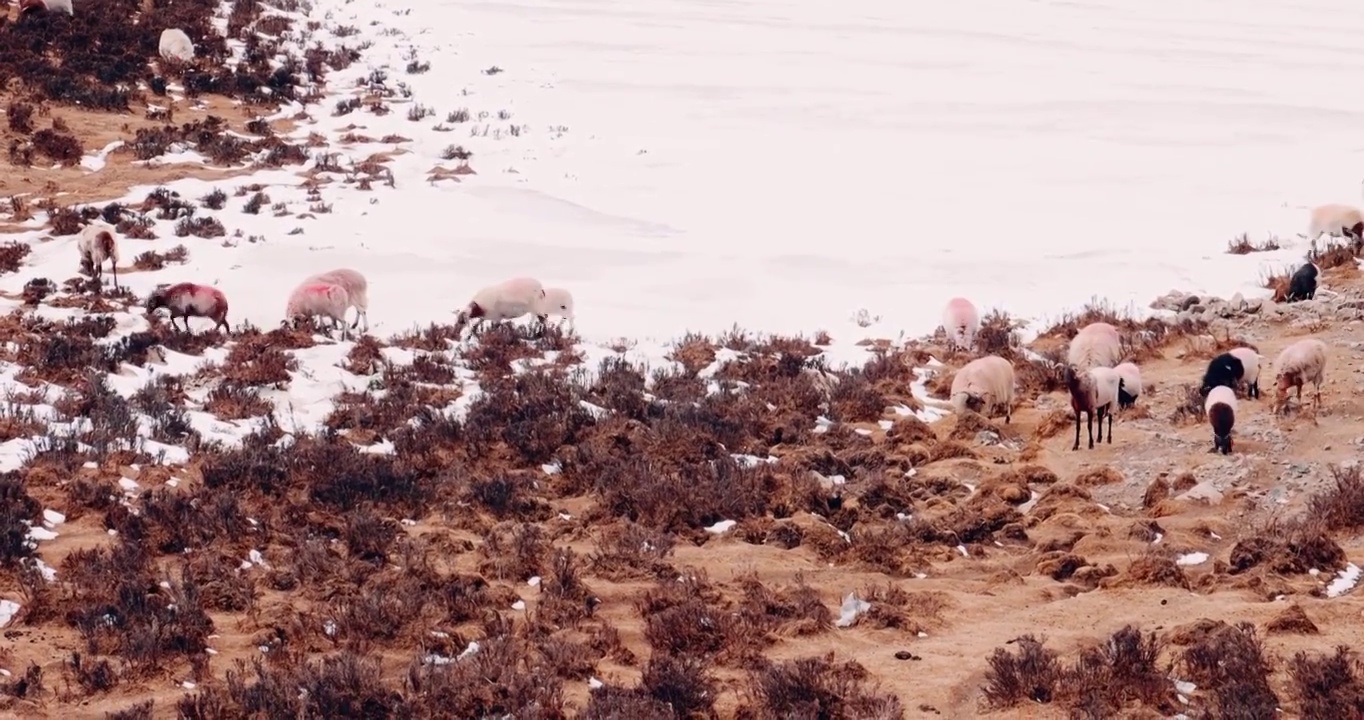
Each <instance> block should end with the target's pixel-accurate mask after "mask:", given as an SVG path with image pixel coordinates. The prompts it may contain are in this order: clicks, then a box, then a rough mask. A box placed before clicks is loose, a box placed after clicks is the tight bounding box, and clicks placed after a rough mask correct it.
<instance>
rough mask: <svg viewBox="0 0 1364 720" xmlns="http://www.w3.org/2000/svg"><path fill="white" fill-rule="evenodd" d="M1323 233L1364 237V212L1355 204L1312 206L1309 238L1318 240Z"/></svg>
mask: <svg viewBox="0 0 1364 720" xmlns="http://www.w3.org/2000/svg"><path fill="white" fill-rule="evenodd" d="M1322 233H1325V234H1326V235H1328V236H1343V237H1346V238H1354V239H1355V240H1356V241H1359V240H1361V239H1364V213H1361V212H1360V211H1359V208H1357V207H1354V206H1353V205H1340V204H1330V205H1319V206H1317V207H1314V208H1312V212H1311V217H1310V218H1309V219H1308V221H1307V239H1308V240H1316V239H1317V238H1319V237H1321V235H1322Z"/></svg>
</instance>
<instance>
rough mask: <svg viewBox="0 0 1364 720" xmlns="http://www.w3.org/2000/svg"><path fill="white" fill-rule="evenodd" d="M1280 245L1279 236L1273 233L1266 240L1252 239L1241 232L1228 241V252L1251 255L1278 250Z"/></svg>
mask: <svg viewBox="0 0 1364 720" xmlns="http://www.w3.org/2000/svg"><path fill="white" fill-rule="evenodd" d="M1280 247H1281V246H1280V245H1279V238H1277V237H1275V236H1273V235H1270V236H1269V237H1267V238H1265V239H1264V240H1254V241H1252V240H1251V239H1250V236H1249V235H1247V234H1246V233H1241V234H1240V235H1239V236H1237V237H1234V238H1232V239H1230V240H1228V241H1227V252H1228V253H1229V254H1231V255H1249V254H1250V253H1255V252H1270V251H1272V250H1278V249H1279V248H1280Z"/></svg>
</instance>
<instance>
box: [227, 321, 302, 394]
mask: <svg viewBox="0 0 1364 720" xmlns="http://www.w3.org/2000/svg"><path fill="white" fill-rule="evenodd" d="M277 333H278V331H275V332H271V333H265V334H259V333H258V334H254V335H246V336H244V337H242V338H241V339H240V340H238V341H237V343H236V344H234V345H233V346H232V350H231V351H230V352H229V353H228V354H227V360H226V361H225V362H224V363H223V366H222V375H223V380H224V381H225V382H227V383H230V384H232V385H236V386H238V387H245V386H252V387H260V386H264V385H270V386H274V387H275V388H282V387H283V386H285V385H287V384H288V383H289V381H290V380H292V379H293V376H292V375H291V373H292V372H294V371H296V370H298V360H296V359H295V358H294V356H293V355H289V354H287V353H285V352H284V350H282V349H281V348H280V347H279V344H277V343H276V342H275V340H276V334H277Z"/></svg>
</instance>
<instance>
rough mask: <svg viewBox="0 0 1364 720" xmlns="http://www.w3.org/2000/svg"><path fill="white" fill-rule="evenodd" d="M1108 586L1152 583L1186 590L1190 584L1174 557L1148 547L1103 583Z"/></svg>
mask: <svg viewBox="0 0 1364 720" xmlns="http://www.w3.org/2000/svg"><path fill="white" fill-rule="evenodd" d="M1105 585H1106V586H1109V587H1133V586H1143V585H1154V586H1160V587H1177V588H1183V589H1185V590H1188V589H1189V588H1190V587H1191V586H1190V584H1189V578H1188V576H1187V575H1185V574H1184V570H1183V569H1182V568H1180V567H1179V565H1178V564H1176V563H1175V559H1174V557H1173V556H1171V555H1170V554H1169V553H1166V552H1163V551H1161V550H1158V549H1148V550H1147V551H1146V552H1144V553H1143V554H1142V555H1140V556H1139V557H1137V558H1136V559H1135V560H1133V561H1132V564H1131V565H1128V566H1127V570H1126V571H1124V572H1123V573H1122V574H1121V575H1119V576H1118V577H1117V578H1113V582H1108V583H1105Z"/></svg>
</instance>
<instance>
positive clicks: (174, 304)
mask: <svg viewBox="0 0 1364 720" xmlns="http://www.w3.org/2000/svg"><path fill="white" fill-rule="evenodd" d="M160 308H166V309H168V310H170V320H171V327H172V328H175V319H176V318H181V319H182V321H183V322H184V323H185V332H189V319H190V318H192V317H206V318H209V319H211V320H213V329H214V330H217V329H218V328H222V329H223V330H224V331H226V330H227V329H228V326H227V296H226V295H224V294H223V291H222V290H219V289H218V288H215V287H212V286H210V285H198V284H195V283H188V282H186V283H178V284H176V285H171V286H165V285H162V286H160V287H158V288H156V289H155V290H153V291H152V294H151V295H149V296H147V312H148V313H153V312H156V311H157V310H159V309H160ZM176 329H177V330H178V329H179V328H176Z"/></svg>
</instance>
